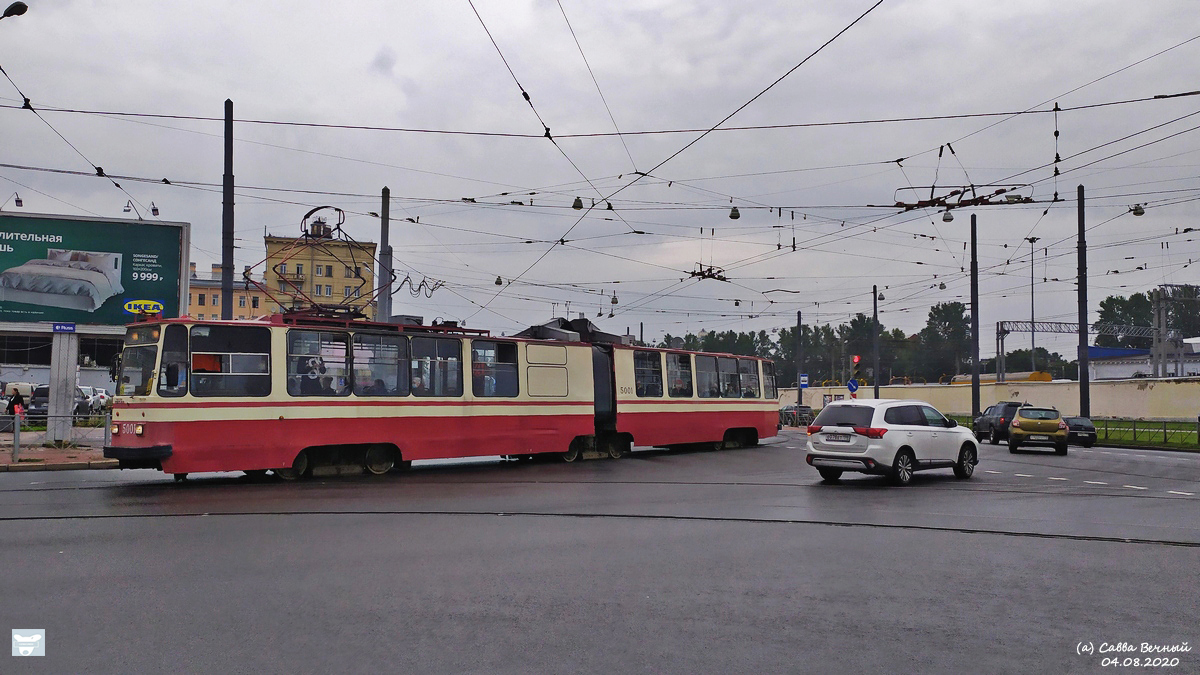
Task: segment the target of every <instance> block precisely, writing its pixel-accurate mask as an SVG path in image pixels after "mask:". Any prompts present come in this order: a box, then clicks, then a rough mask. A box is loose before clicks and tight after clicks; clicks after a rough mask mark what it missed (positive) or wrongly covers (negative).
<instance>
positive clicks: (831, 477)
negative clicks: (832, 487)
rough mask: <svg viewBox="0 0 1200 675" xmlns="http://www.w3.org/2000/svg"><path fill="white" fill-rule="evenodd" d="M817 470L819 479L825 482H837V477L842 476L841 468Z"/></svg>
mask: <svg viewBox="0 0 1200 675" xmlns="http://www.w3.org/2000/svg"><path fill="white" fill-rule="evenodd" d="M817 471H818V472H819V473H820V474H821V480H823V481H825V482H826V483H834V482H837V479H839V478H841V477H842V470H841V469H817Z"/></svg>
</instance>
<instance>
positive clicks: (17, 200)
mask: <svg viewBox="0 0 1200 675" xmlns="http://www.w3.org/2000/svg"><path fill="white" fill-rule="evenodd" d="M8 199H12V200H13V206H15V207H17V208H18V209H19V208H21V207H22V206H25V202H23V201H21V195H19V194H17V193H15V192H14V193H12V197H9V198H8ZM8 199H5V200H4V201H3V202H0V209H3V208H4V205H5V204H7V203H8Z"/></svg>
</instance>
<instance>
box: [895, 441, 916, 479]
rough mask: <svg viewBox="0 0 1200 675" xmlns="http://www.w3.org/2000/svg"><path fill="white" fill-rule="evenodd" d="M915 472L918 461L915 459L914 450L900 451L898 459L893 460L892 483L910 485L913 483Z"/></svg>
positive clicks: (897, 455) (897, 454)
mask: <svg viewBox="0 0 1200 675" xmlns="http://www.w3.org/2000/svg"><path fill="white" fill-rule="evenodd" d="M915 470H916V460H915V459H914V458H913V453H912V450H908V449H904V450H900V451H899V452H897V453H896V459H894V460H892V475H891V478H892V483H893V484H895V485H908V484H909V483H910V482H911V481H912V477H913V471H915Z"/></svg>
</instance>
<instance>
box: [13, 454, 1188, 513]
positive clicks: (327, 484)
mask: <svg viewBox="0 0 1200 675" xmlns="http://www.w3.org/2000/svg"><path fill="white" fill-rule="evenodd" d="M1029 466H1035V467H1041V468H1045V467H1044V465H1038V464H1030V465H1029ZM1075 470H1077V471H1089V472H1093V473H1099V474H1103V475H1116V476H1129V477H1141V478H1153V479H1156V480H1172V481H1182V482H1189V483H1194V482H1195V481H1189V480H1187V479H1181V478H1170V477H1162V476H1152V475H1150V476H1148V475H1142V474H1132V473H1127V472H1113V471H1104V470H1100V469H1075ZM415 471H418V472H420V471H422V469H419V468H418V469H415ZM421 478H424V476H422V477H421ZM430 478H434V477H433V476H430ZM919 479H920V480H922V481H923V482H924V481H928V480H929V477H927V476H920V477H919ZM192 480H193V483H192V484H191V485H187V486H184V485H176V484H174V483H168V482H166V481H162V482H154V483H132V484H114V483H108V484H103V485H67V486H53V485H47V486H45V487H20V488H0V494H20V493H39V492H47V493H52V492H72V491H92V490H123V491H130V490H144V491H155V492H157V491H161V492H163V493H167V494H170V493H173V492H176V491H179V490H188V489H196V488H202V489H204V490H207V491H216V490H227V489H232V488H247V487H252V486H253V487H259V486H260V487H263V488H275V487H280V488H282V487H284V486H288V487H294V488H298V489H312V488H318V489H327V490H328V489H333V490H349V489H361V488H363V487H378V488H385V487H387V486H388V483H385V482H383V481H384V480H387V479H382V480H381V479H380V478H378V477H364V478H361V479H359V478H356V477H340V478H338V479H334V480H321V481H309V482H306V483H301V484H299V485H296V484H293V483H285V482H283V481H274V480H272V479H257V480H250V479H247V478H245V477H230V478H222V477H214V478H208V479H206V478H196V479H192ZM391 480H392V481H406V480H407V479H406V478H405V477H401V476H396V477H393V478H392V479H391ZM407 482H409V483H410V484H411V485H414V486H422V487H432V486H468V485H481V486H488V485H623V486H640V485H646V486H670V487H750V488H758V487H761V488H799V489H805V490H822V491H828V490H881V491H893V490H897V488H895V487H893V486H891V485H888V484H887V483H886V482H885V479H882V478H880V479H864V480H852V481H844V482H842V483H841V484H839V485H827V484H823V483H820V482H795V483H792V482H766V481H683V480H594V479H586V478H584V479H578V480H576V479H549V480H548V479H543V478H539V479H528V480H512V479H507V480H493V479H478V480H436V479H435V480H430V481H424V480H419V479H417V480H411V481H407ZM982 482H983V481H980V480H978V479H977V480H975V481H974V482H972V483H970V484H967V483H962V482H960V481H957V480H955V481H954V483H953V484H950V481H949V480H947V481H946V484H942V485H936V486H931V485H916V486H914V487H913V488H911V489H912V490H914V491H917V490H929V489H935V490H940V491H950V492H962V493H973V492H982V493H989V494H1030V495H1047V496H1064V497H1117V498H1121V499H1159V500H1178V497H1171V496H1164V495H1158V494H1153V493H1136V492H1120V491H1115V488H1110V491H1105V490H1103V489H1096V490H1091V491H1087V492H1080V491H1072V488H1073V487H1075V486H1069V485H1047V486H1046V488H1047V489H1042V490H1037V489H1022V488H1019V487H1014V488H1009V487H1000V486H997V487H983V486H981V485H980V483H982ZM196 483H208V484H205V485H196V486H195V487H192V486H193V485H195V484H196ZM0 520H3V517H0Z"/></svg>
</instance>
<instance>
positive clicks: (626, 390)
mask: <svg viewBox="0 0 1200 675" xmlns="http://www.w3.org/2000/svg"><path fill="white" fill-rule="evenodd" d="M621 393H622V394H632V393H633V387H621Z"/></svg>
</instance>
